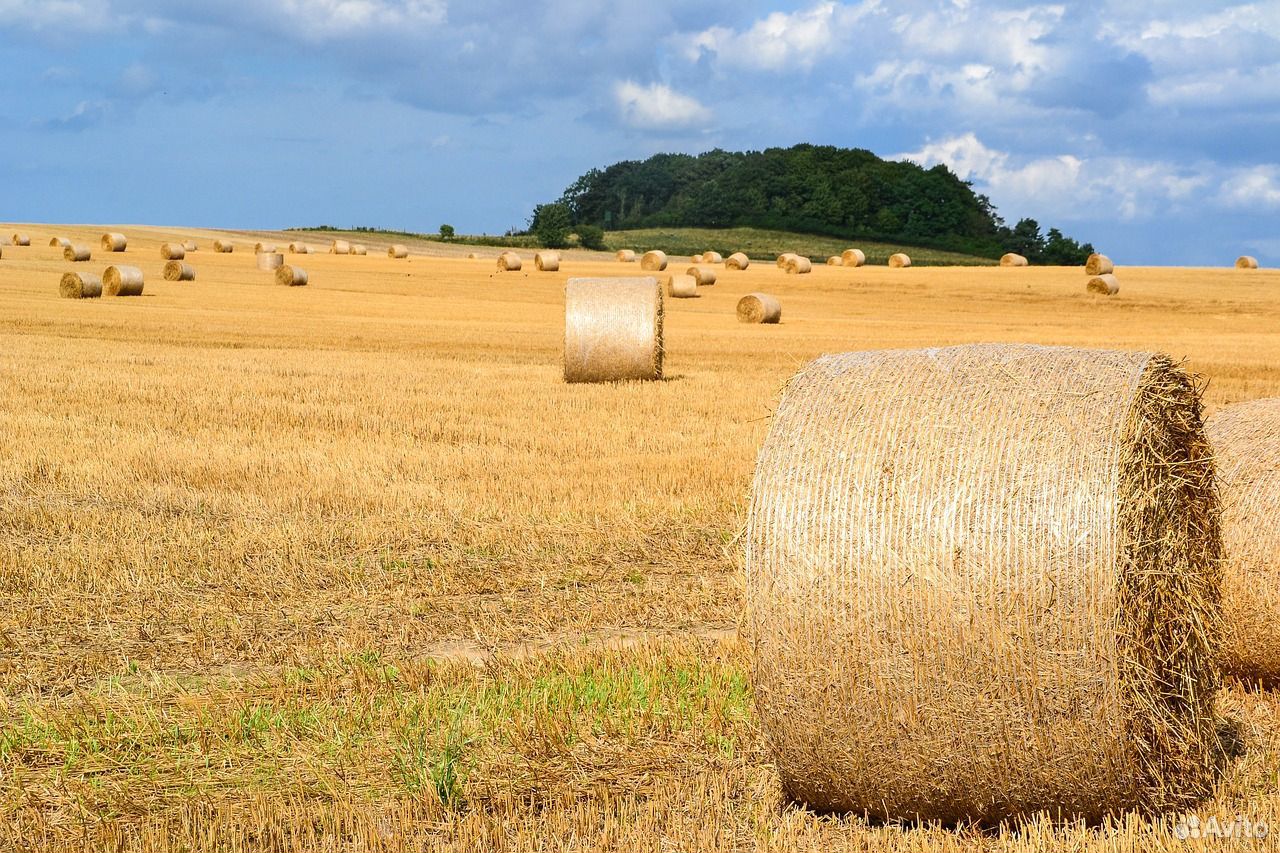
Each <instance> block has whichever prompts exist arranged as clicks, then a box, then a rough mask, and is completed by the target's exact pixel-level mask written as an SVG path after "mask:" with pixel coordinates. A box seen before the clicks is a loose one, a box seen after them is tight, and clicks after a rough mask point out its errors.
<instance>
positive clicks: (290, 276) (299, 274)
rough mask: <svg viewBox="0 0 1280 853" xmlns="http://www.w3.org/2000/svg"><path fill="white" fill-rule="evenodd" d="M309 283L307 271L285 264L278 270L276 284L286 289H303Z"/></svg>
mask: <svg viewBox="0 0 1280 853" xmlns="http://www.w3.org/2000/svg"><path fill="white" fill-rule="evenodd" d="M306 283H307V271H306V270H304V269H302V268H301V267H293V266H289V265H288V264H285V265H284V266H282V267H280V269H278V270H276V284H281V285H284V286H286V287H302V286H303V285H305V284H306Z"/></svg>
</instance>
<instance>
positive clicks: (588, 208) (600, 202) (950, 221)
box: [530, 145, 1093, 264]
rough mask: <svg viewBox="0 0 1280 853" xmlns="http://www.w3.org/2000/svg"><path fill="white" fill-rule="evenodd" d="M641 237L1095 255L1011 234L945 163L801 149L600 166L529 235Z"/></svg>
mask: <svg viewBox="0 0 1280 853" xmlns="http://www.w3.org/2000/svg"><path fill="white" fill-rule="evenodd" d="M584 227H585V228H587V229H588V230H589V231H592V232H593V233H592V236H594V229H603V230H607V231H613V230H624V229H633V228H681V227H697V228H733V227H752V228H770V229H777V230H783V231H793V232H799V233H807V234H821V235H826V236H831V237H840V238H847V239H850V240H855V239H865V240H876V241H881V242H891V243H901V244H903V245H913V246H930V247H934V248H938V249H947V250H951V251H956V252H966V253H969V254H973V255H980V256H983V257H990V258H995V257H999V256H1000V255H1001V254H1003V253H1004V252H1017V253H1018V254H1021V255H1024V256H1026V258H1027V259H1028V260H1029V261H1030V262H1032V263H1049V264H1077V263H1084V260H1085V258H1086V257H1087V256H1088V254H1089V253H1090V252H1091V251H1093V247H1092V246H1090V245H1089V244H1088V243H1085V244H1083V245H1081V244H1080V243H1078V242H1077V241H1075V240H1073V239H1071V238H1069V237H1066V236H1065V235H1063V234H1062V233H1061V232H1060V231H1059V230H1058V229H1056V228H1051V229H1050V230H1049V232H1048V234H1041V232H1040V226H1039V224H1038V223H1037V222H1036V221H1035V220H1033V219H1023V220H1022V221H1020V222H1018V223H1017V224H1016V225H1014V226H1013V227H1012V228H1010V227H1008V226H1006V225H1005V223H1004V221H1003V220H1002V219H1001V218H1000V216H999V214H998V213H997V212H996V209H995V208H994V207H993V206H992V204H991V201H990V199H988V198H987V197H986V196H984V195H981V194H979V193H975V192H974V191H973V187H971V186H970V185H969V183H968V182H966V181H962V180H960V179H959V178H958V177H956V176H955V175H954V174H953V173H952V172H951V170H949V169H948V168H947V167H946V166H942V165H938V166H934V167H933V168H931V169H925V168H922V167H921V166H918V165H916V164H914V163H904V162H895V161H889V160H882V159H881V158H879V157H877V156H876V155H875V154H872V153H871V152H870V151H866V150H864V149H859V148H852V149H849V148H835V147H831V146H818V145H796V146H794V147H792V148H769V149H766V150H764V151H748V152H732V151H721V150H718V149H717V150H715V151H708V152H707V153H705V154H699V155H697V156H692V155H688V154H657V155H655V156H653V157H650V158H649V159H648V160H643V161H640V160H627V161H623V162H621V163H615V164H614V165H612V166H609V167H608V168H606V169H592V170H591V171H589V172H587V173H586V174H585V175H583V176H582V177H580V178H578V179H577V180H576V181H574V182H573V184H572V185H571V186H569V188H568V189H566V190H565V192H564V195H563V196H561V198H560V199H559V201H557V202H554V203H551V204H544V205H539V206H538V208H537V209H535V211H534V215H533V218H532V220H531V221H530V230H531V231H532V232H533V233H534V234H536V235H539V237H540V239H542V240H543V242H556V241H557V239H558V238H559V236H560V235H561V234H563V235H564V236H565V237H566V238H567V234H568V230H567V229H568V228H572V229H574V230H577V231H579V232H581V230H582V229H583V228H584Z"/></svg>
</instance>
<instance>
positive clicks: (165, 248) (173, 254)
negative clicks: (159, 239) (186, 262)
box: [160, 243, 187, 261]
mask: <svg viewBox="0 0 1280 853" xmlns="http://www.w3.org/2000/svg"><path fill="white" fill-rule="evenodd" d="M186 256H187V250H186V247H184V246H182V245H181V244H180V243H162V244H161V245H160V257H161V258H163V259H164V260H166V261H180V260H182V259H183V258H185V257H186Z"/></svg>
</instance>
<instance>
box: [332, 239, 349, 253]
mask: <svg viewBox="0 0 1280 853" xmlns="http://www.w3.org/2000/svg"><path fill="white" fill-rule="evenodd" d="M329 254H331V255H349V254H351V244H350V243H348V242H347V241H346V240H334V241H333V242H332V243H330V244H329Z"/></svg>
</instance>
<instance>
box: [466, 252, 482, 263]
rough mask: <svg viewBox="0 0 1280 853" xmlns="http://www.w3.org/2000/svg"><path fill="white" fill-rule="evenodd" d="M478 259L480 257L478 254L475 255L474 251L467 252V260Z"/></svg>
mask: <svg viewBox="0 0 1280 853" xmlns="http://www.w3.org/2000/svg"><path fill="white" fill-rule="evenodd" d="M479 259H480V256H479V255H477V254H476V253H475V252H467V260H469V261H476V260H479Z"/></svg>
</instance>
